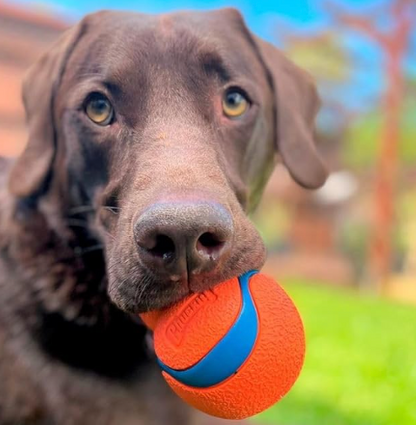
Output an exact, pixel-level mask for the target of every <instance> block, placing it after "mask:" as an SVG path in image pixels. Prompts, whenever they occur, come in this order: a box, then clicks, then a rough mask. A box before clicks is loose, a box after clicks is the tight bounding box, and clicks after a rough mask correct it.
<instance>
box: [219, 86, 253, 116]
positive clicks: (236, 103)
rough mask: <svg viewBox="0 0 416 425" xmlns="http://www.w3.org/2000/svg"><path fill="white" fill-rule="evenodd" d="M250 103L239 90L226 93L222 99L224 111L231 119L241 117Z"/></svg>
mask: <svg viewBox="0 0 416 425" xmlns="http://www.w3.org/2000/svg"><path fill="white" fill-rule="evenodd" d="M249 106H250V102H249V101H248V99H247V97H246V96H245V95H244V94H243V93H242V92H241V90H238V89H230V90H228V91H226V92H225V94H224V97H223V99H222V109H223V111H224V114H225V115H226V116H227V117H229V118H238V117H241V116H242V115H243V114H244V113H245V112H246V111H247V109H248V108H249Z"/></svg>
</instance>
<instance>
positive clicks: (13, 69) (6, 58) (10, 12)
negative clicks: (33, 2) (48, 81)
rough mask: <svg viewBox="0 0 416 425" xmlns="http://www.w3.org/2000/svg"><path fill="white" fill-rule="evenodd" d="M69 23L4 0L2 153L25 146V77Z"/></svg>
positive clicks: (0, 34) (0, 27)
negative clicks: (23, 94)
mask: <svg viewBox="0 0 416 425" xmlns="http://www.w3.org/2000/svg"><path fill="white" fill-rule="evenodd" d="M66 26H67V25H66V24H65V23H64V22H63V21H60V20H58V19H55V18H53V17H51V16H48V15H47V14H43V13H39V12H35V11H28V10H27V9H23V8H19V7H16V6H14V5H11V4H8V3H4V2H2V1H1V0H0V94H1V95H0V155H3V156H14V155H16V154H17V153H19V152H20V151H21V150H22V149H23V147H24V145H25V143H26V130H25V124H24V111H23V106H22V101H21V84H22V79H23V76H24V74H25V71H26V70H27V68H28V67H29V66H30V65H31V64H32V63H33V62H35V61H36V59H37V58H38V57H39V56H40V55H41V54H42V52H44V51H45V50H46V49H47V48H48V47H49V46H50V45H51V43H52V42H53V41H54V40H56V38H57V37H58V36H59V34H60V33H61V32H62V31H63V30H64V29H65V28H66Z"/></svg>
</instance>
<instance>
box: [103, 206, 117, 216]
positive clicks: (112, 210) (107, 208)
mask: <svg viewBox="0 0 416 425" xmlns="http://www.w3.org/2000/svg"><path fill="white" fill-rule="evenodd" d="M100 208H104V209H105V210H107V211H110V212H112V213H113V214H117V213H118V212H119V211H121V208H120V207H111V206H109V205H101V206H100Z"/></svg>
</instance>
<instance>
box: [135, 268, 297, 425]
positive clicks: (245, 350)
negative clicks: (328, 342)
mask: <svg viewBox="0 0 416 425" xmlns="http://www.w3.org/2000/svg"><path fill="white" fill-rule="evenodd" d="M141 317H142V319H143V321H144V322H145V323H146V324H147V325H148V326H149V327H150V328H151V329H153V330H154V345H155V352H156V355H157V358H158V361H159V364H160V366H161V369H162V374H163V376H164V378H165V379H166V381H167V382H168V384H169V385H170V387H171V388H172V389H173V390H174V391H175V393H176V394H178V395H179V396H180V397H181V398H182V399H183V400H185V401H186V402H187V403H189V404H190V405H192V406H194V407H195V408H197V409H199V410H202V411H203V412H205V413H208V414H210V415H213V416H218V417H221V418H226V419H244V418H247V417H249V416H252V415H255V414H256V413H259V412H262V411H263V410H265V409H267V408H268V407H270V406H272V405H273V404H275V403H276V402H277V401H279V400H280V399H281V398H282V397H283V396H284V395H285V394H286V393H287V392H288V391H289V390H290V388H291V387H292V385H293V384H294V383H295V381H296V379H297V377H298V376H299V373H300V370H301V368H302V365H303V360H304V354H305V336H304V330H303V325H302V320H301V318H300V316H299V313H298V311H297V309H296V307H295V305H294V304H293V302H292V301H291V299H290V298H289V296H288V295H287V294H286V293H285V292H284V291H283V289H282V288H281V287H280V286H279V285H278V284H277V283H276V282H275V281H274V280H273V279H272V278H270V277H268V276H266V275H264V274H261V273H257V272H255V271H251V272H248V273H246V274H245V275H242V276H240V277H239V278H237V277H235V278H233V279H230V280H229V281H226V282H223V283H221V284H219V285H217V286H215V287H214V288H213V289H210V290H208V291H205V292H203V293H200V294H193V295H192V296H190V297H188V298H186V299H185V300H183V301H182V302H180V303H178V304H175V305H173V306H172V307H170V308H168V309H166V310H162V311H157V312H149V313H145V314H142V315H141Z"/></svg>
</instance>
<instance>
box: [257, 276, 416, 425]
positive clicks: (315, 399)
mask: <svg viewBox="0 0 416 425" xmlns="http://www.w3.org/2000/svg"><path fill="white" fill-rule="evenodd" d="M285 289H286V290H287V292H288V293H289V294H290V295H291V296H292V298H293V299H294V301H295V303H296V305H297V306H298V308H299V310H300V312H301V315H302V317H303V320H304V324H305V329H306V338H307V353H306V361H305V365H304V368H303V371H302V373H301V376H300V378H299V380H298V381H297V383H296V384H295V386H294V387H293V389H292V390H291V392H290V393H289V394H288V395H287V396H286V397H285V398H284V399H283V400H282V401H281V402H280V403H278V404H276V405H275V406H274V407H272V408H271V409H269V410H268V411H266V412H264V413H263V414H261V415H259V416H258V417H256V418H255V420H256V422H257V423H261V424H276V425H397V424H400V425H414V424H416V308H414V307H410V306H404V305H397V304H394V303H392V302H389V301H386V300H380V299H376V298H370V297H360V296H358V295H357V294H355V293H352V292H344V291H340V290H336V289H330V288H326V287H323V286H316V285H306V284H304V283H301V282H291V283H290V284H288V285H286V287H285Z"/></svg>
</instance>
